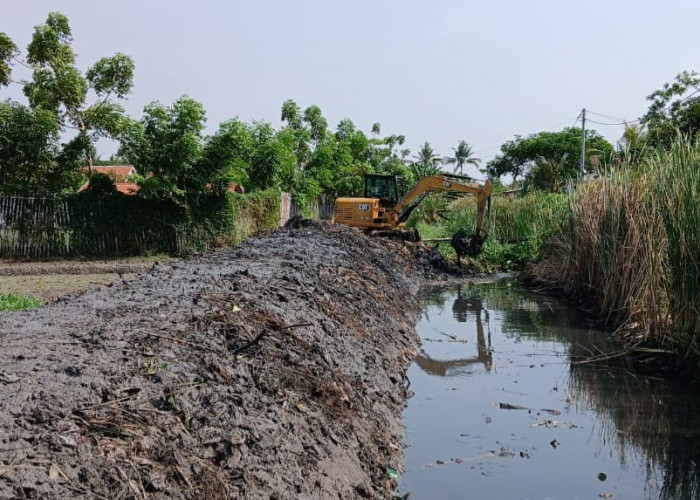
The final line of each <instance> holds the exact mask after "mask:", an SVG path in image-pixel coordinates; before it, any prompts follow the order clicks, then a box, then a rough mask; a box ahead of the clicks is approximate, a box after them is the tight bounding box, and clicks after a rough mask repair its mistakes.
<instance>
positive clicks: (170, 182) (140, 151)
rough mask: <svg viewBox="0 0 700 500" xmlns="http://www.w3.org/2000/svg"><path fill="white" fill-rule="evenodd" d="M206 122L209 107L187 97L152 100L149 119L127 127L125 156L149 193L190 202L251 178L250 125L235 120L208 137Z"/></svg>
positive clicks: (146, 114) (147, 113) (146, 112)
mask: <svg viewBox="0 0 700 500" xmlns="http://www.w3.org/2000/svg"><path fill="white" fill-rule="evenodd" d="M205 122H206V114H205V112H204V107H203V106H202V105H201V104H200V103H199V102H197V101H195V100H194V99H192V98H190V97H187V96H182V97H180V98H179V99H178V100H177V101H175V102H174V103H173V104H172V105H171V106H165V105H163V104H161V103H159V102H153V103H151V104H149V105H147V106H146V107H145V108H144V114H143V118H142V119H141V120H140V121H138V122H137V121H131V122H130V123H129V125H128V126H127V127H125V128H124V130H123V133H122V135H121V139H122V146H121V149H120V155H122V156H124V157H125V158H127V159H128V160H129V161H130V162H131V163H132V164H133V165H134V167H135V168H136V169H137V171H138V172H139V174H140V175H141V176H142V177H143V179H142V181H141V184H142V188H143V189H142V193H143V196H147V197H153V198H170V199H174V200H176V201H179V202H180V203H185V202H187V201H190V200H192V199H193V197H196V196H198V195H201V194H204V193H207V192H214V191H218V192H224V191H225V190H226V188H227V187H228V184H229V182H232V181H235V182H241V181H242V180H244V179H246V171H245V168H246V166H247V165H248V163H247V162H248V161H249V159H250V156H251V152H250V151H251V149H252V146H251V140H250V135H251V134H250V132H249V130H248V129H247V128H246V127H245V126H244V125H243V124H241V123H240V122H238V121H237V120H233V121H230V122H226V123H224V124H222V126H221V128H220V129H219V131H218V132H217V133H216V134H215V135H213V136H211V137H205V136H204V135H203V130H204V124H205Z"/></svg>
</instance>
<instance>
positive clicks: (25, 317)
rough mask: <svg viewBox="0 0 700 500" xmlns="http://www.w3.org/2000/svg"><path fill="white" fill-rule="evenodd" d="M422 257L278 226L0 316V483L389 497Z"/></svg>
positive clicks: (101, 493)
mask: <svg viewBox="0 0 700 500" xmlns="http://www.w3.org/2000/svg"><path fill="white" fill-rule="evenodd" d="M412 254H413V255H412ZM418 257H419V258H418V260H416V255H415V247H412V246H411V245H408V246H406V245H404V244H401V243H397V242H390V241H386V240H381V239H369V238H366V237H365V236H363V235H362V234H360V233H358V232H356V231H353V230H350V229H347V228H342V227H323V228H320V229H319V228H315V227H306V228H300V229H289V230H280V231H277V232H275V233H272V234H270V235H267V236H264V237H260V238H254V239H251V240H249V241H248V242H246V243H245V244H243V245H241V246H238V247H234V248H230V249H226V250H222V251H216V252H213V253H210V254H207V255H205V256H201V257H198V258H193V259H189V260H185V261H181V262H177V263H173V264H168V265H157V266H155V267H154V268H153V269H152V270H151V271H150V272H149V273H147V274H145V275H143V276H141V277H139V278H138V279H135V280H132V281H120V282H118V283H116V284H114V285H112V286H110V287H103V288H100V289H94V290H90V291H88V292H86V293H85V294H83V295H80V296H78V297H73V298H69V299H63V300H59V301H57V302H54V303H53V304H51V305H49V306H46V307H44V308H42V309H40V310H37V311H28V312H24V313H12V314H3V315H0V342H1V343H2V350H1V352H0V497H2V498H6V497H13V498H15V497H16V498H43V497H49V498H82V497H95V498H170V497H174V498H208V499H215V498H355V497H384V496H389V495H390V490H391V487H392V484H391V482H390V481H389V480H388V479H387V469H388V468H389V467H394V468H396V467H397V466H400V464H401V462H402V458H403V452H402V434H403V429H402V425H401V411H402V409H403V405H404V401H405V389H404V386H405V371H406V368H407V367H408V365H409V363H410V359H411V357H412V355H413V354H414V349H415V348H416V346H417V344H418V338H417V336H416V334H415V332H414V325H415V323H416V320H417V318H418V313H419V308H418V303H417V301H416V299H415V292H416V291H417V285H418V280H417V273H415V272H413V269H412V267H414V266H415V265H416V262H419V263H423V264H425V265H426V266H428V267H429V265H430V262H431V259H433V257H431V256H430V255H428V254H426V253H423V252H420V251H418ZM423 264H421V265H423Z"/></svg>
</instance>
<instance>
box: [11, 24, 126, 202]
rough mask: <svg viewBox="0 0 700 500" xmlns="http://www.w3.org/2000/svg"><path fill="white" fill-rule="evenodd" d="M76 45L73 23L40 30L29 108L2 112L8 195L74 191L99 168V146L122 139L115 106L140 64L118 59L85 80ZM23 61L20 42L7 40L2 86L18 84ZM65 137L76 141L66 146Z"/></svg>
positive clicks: (30, 59) (29, 60)
mask: <svg viewBox="0 0 700 500" xmlns="http://www.w3.org/2000/svg"><path fill="white" fill-rule="evenodd" d="M72 41H73V39H72V34H71V29H70V25H69V22H68V18H67V17H66V16H65V15H63V14H61V13H59V12H52V13H50V14H49V15H48V17H47V19H46V22H45V23H44V24H41V25H38V26H36V27H35V29H34V34H33V36H32V39H31V42H30V43H29V45H28V46H27V54H26V64H27V65H28V66H29V67H30V68H31V69H32V77H31V79H30V80H29V81H27V82H24V88H23V92H24V94H25V96H26V97H27V99H28V101H29V107H28V108H27V107H26V106H23V105H20V104H18V103H10V102H5V103H3V104H2V114H3V118H4V119H3V122H2V123H3V126H2V130H0V143H1V144H2V145H1V146H0V167H2V170H3V171H5V172H4V174H3V175H2V181H1V182H2V185H0V188H1V189H2V190H5V191H12V192H17V193H20V192H22V193H34V194H36V193H43V192H47V191H54V192H59V191H63V190H68V189H72V188H73V187H75V186H76V185H77V184H78V183H80V182H81V177H82V175H83V174H82V167H83V166H84V165H85V164H86V163H87V165H90V166H91V165H92V159H93V157H94V149H95V148H94V144H95V141H96V140H97V139H98V138H100V137H111V138H115V137H116V136H117V134H118V132H119V130H120V128H121V127H122V125H123V124H124V121H125V119H124V113H123V110H122V108H121V106H120V105H119V104H117V103H116V102H115V100H114V99H121V98H123V97H125V96H126V95H127V94H128V93H129V92H130V90H131V86H132V80H133V71H134V64H133V61H132V60H131V58H130V57H128V56H125V55H123V54H116V55H114V56H112V57H106V58H102V59H100V60H99V61H97V62H96V63H95V64H94V65H93V66H92V67H90V68H88V70H87V72H86V73H85V74H83V73H82V72H81V71H80V70H79V69H78V68H77V66H76V64H75V53H74V52H73V49H72V46H71V43H72ZM19 55H20V53H19V51H18V50H17V47H16V46H15V44H14V43H13V42H12V40H11V39H10V38H9V37H8V36H7V35H6V34H5V33H0V86H3V85H7V84H8V83H9V82H10V81H11V64H12V62H13V60H16V61H19V60H20V59H19ZM23 64H25V63H23ZM65 132H69V133H72V138H71V139H70V140H68V141H67V142H66V143H65V144H62V145H59V140H60V137H61V134H63V133H65ZM10 170H12V171H11V172H10Z"/></svg>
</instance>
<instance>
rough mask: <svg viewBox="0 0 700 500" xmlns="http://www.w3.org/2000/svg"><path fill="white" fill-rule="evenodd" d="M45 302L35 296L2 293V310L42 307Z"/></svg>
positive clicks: (0, 305) (0, 301)
mask: <svg viewBox="0 0 700 500" xmlns="http://www.w3.org/2000/svg"><path fill="white" fill-rule="evenodd" d="M42 305H43V302H42V301H41V300H39V299H35V298H34V297H27V296H26V295H17V294H14V293H9V294H4V295H0V311H21V310H22V309H31V308H32V307H41V306H42Z"/></svg>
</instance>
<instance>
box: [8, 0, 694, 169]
mask: <svg viewBox="0 0 700 500" xmlns="http://www.w3.org/2000/svg"><path fill="white" fill-rule="evenodd" d="M0 4H1V5H2V9H1V12H2V14H1V15H0V31H4V32H6V33H7V34H8V35H9V36H10V37H11V38H12V39H13V40H14V41H15V43H16V44H17V45H18V46H19V47H21V48H22V50H23V53H24V49H25V48H26V46H27V43H28V42H29V40H30V37H31V34H32V32H33V27H34V26H35V25H37V24H41V23H43V22H44V21H45V20H46V16H47V14H48V13H49V12H50V11H52V10H59V11H61V12H63V13H64V14H66V15H67V16H68V19H69V20H70V24H71V28H72V30H73V37H74V43H73V47H74V50H75V51H76V52H77V53H78V63H79V65H80V67H81V68H82V69H85V68H87V67H88V66H89V65H90V64H92V63H94V62H95V61H96V60H97V59H99V58H100V57H104V56H109V55H112V54H114V53H115V52H122V53H125V54H128V55H130V56H131V57H133V59H134V61H135V63H136V74H135V86H134V90H133V93H132V94H131V96H130V97H129V100H128V102H126V103H125V107H126V109H127V111H128V112H129V114H131V115H132V116H134V117H140V116H141V114H142V110H143V106H144V105H145V104H147V103H149V102H151V101H153V100H159V101H161V102H163V103H165V104H170V103H172V101H173V100H175V99H177V97H179V96H180V95H182V94H187V95H189V96H191V97H193V98H194V99H196V100H198V101H200V102H202V103H203V104H204V107H205V109H206V110H207V116H208V122H207V123H208V126H209V128H208V132H209V133H212V132H213V131H214V130H216V128H217V127H218V124H219V123H220V122H222V121H225V120H227V119H230V118H233V117H234V116H238V117H240V118H241V119H242V120H245V121H250V120H266V121H269V122H271V123H273V124H274V125H275V126H279V124H280V121H279V115H280V108H281V106H282V102H283V101H284V100H286V99H290V98H291V99H294V100H296V101H297V103H298V104H299V105H300V106H301V107H302V108H305V107H306V106H309V105H311V104H316V105H318V106H319V107H320V108H321V110H322V111H323V113H324V115H325V116H326V118H327V119H328V122H329V124H330V125H331V126H332V127H335V125H336V124H337V123H338V121H339V120H340V119H342V118H345V117H347V118H350V119H351V120H352V121H353V122H354V123H355V124H356V125H357V126H358V127H360V128H361V129H362V130H365V131H366V132H369V129H370V127H371V125H372V123H374V122H380V123H381V125H382V133H383V134H385V135H388V134H403V135H405V136H406V140H407V145H408V147H410V148H411V150H412V153H413V154H415V153H417V150H418V148H419V147H420V144H422V143H423V142H424V141H429V142H430V143H431V144H432V145H433V147H434V149H435V150H436V151H437V152H438V153H440V154H442V155H448V154H450V153H451V151H452V150H451V148H452V147H455V146H456V145H457V143H458V141H459V140H460V139H465V140H467V141H468V142H469V143H470V144H472V145H473V147H474V149H475V150H476V151H477V153H478V154H477V156H478V157H481V158H483V159H484V160H488V159H490V158H492V157H493V155H494V154H496V153H497V152H498V148H499V146H500V145H501V144H502V143H503V142H504V141H505V140H508V139H511V138H512V137H513V136H514V135H516V134H519V135H527V134H530V133H534V132H539V131H541V130H560V129H561V128H563V127H566V126H571V125H573V123H574V121H575V119H576V117H577V116H578V114H579V112H580V111H581V108H583V107H586V108H587V109H589V110H591V111H594V112H597V113H600V114H603V115H606V116H608V117H611V118H613V119H610V118H603V117H601V116H596V115H592V116H590V118H592V119H594V120H597V121H601V122H616V121H618V120H619V119H626V120H633V119H635V118H637V117H639V116H640V115H642V114H643V113H644V111H645V110H646V107H647V103H646V101H645V97H646V96H647V95H648V94H649V93H651V92H652V91H654V90H656V89H658V88H659V87H660V86H661V85H663V83H664V82H668V81H670V80H671V79H672V78H673V77H674V76H675V75H676V74H677V73H678V72H680V71H682V70H700V62H699V61H698V58H700V37H699V36H698V22H699V21H700V2H698V1H697V0H696V1H690V0H687V1H685V0H684V1H681V0H677V1H676V0H668V1H664V2H662V1H651V0H636V1H627V0H625V1H622V0H619V1H618V0H607V1H602V0H589V1H587V2H573V1H567V0H556V1H554V0H553V1H537V0H530V1H524V0H512V1H493V0H492V1H478V2H477V1H467V0H462V1H456V0H454V1H449V0H433V1H427V0H425V1H417V0H416V1H413V0H401V1H388V0H374V1H370V0H351V1H343V2H340V1H335V0H325V1H324V0H315V1H314V0H286V1H283V0H249V1H246V2H243V1H237V0H230V1H224V0H200V1H197V2H195V1H185V0H120V1H118V2H117V1H95V0H65V1H56V0H23V1H18V0H0ZM19 73H20V71H19V68H18V74H19ZM6 97H10V98H13V99H18V100H23V99H22V97H21V88H20V87H19V86H17V85H13V86H11V87H10V88H9V89H7V88H3V89H0V98H6ZM591 126H592V127H594V128H595V129H596V130H598V131H599V132H601V133H603V134H604V135H605V136H606V137H608V139H610V140H611V141H615V140H617V139H618V138H619V137H620V135H621V133H622V127H619V126H618V127H609V126H603V125H596V124H591ZM99 149H101V153H102V156H103V157H108V156H109V154H110V153H111V152H113V149H114V147H113V146H110V145H109V144H102V145H101V147H100V148H99Z"/></svg>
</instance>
